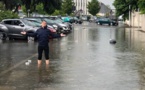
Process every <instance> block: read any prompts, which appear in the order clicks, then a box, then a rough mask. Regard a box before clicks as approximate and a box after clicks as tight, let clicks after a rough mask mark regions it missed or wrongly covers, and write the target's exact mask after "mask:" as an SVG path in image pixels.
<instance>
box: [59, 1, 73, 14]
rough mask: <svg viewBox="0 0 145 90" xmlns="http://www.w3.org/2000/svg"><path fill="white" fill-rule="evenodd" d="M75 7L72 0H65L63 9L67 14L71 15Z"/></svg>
mask: <svg viewBox="0 0 145 90" xmlns="http://www.w3.org/2000/svg"><path fill="white" fill-rule="evenodd" d="M73 5H74V3H73V2H72V0H64V1H63V3H62V8H61V9H62V11H63V12H64V13H65V14H68V15H70V14H71V13H72V11H73Z"/></svg>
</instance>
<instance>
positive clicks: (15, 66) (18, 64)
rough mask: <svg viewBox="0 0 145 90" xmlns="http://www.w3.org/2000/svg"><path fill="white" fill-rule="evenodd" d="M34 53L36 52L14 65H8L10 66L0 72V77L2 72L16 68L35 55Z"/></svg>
mask: <svg viewBox="0 0 145 90" xmlns="http://www.w3.org/2000/svg"><path fill="white" fill-rule="evenodd" d="M36 55H37V54H33V55H32V56H30V57H28V58H26V59H24V60H22V61H21V62H19V63H17V64H16V65H14V66H12V67H10V68H8V69H7V70H5V71H2V72H1V73H0V77H1V76H3V75H4V74H6V73H7V72H9V71H11V70H13V69H15V68H17V67H18V66H20V65H21V64H24V63H25V62H26V61H28V60H29V59H31V58H33V57H35V56H36Z"/></svg>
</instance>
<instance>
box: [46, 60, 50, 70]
mask: <svg viewBox="0 0 145 90" xmlns="http://www.w3.org/2000/svg"><path fill="white" fill-rule="evenodd" d="M45 62H46V71H48V70H49V60H46V61H45Z"/></svg>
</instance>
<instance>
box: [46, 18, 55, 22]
mask: <svg viewBox="0 0 145 90" xmlns="http://www.w3.org/2000/svg"><path fill="white" fill-rule="evenodd" d="M44 21H46V22H47V23H55V22H54V21H53V20H51V19H47V18H44Z"/></svg>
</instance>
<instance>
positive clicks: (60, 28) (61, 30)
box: [24, 17, 70, 33]
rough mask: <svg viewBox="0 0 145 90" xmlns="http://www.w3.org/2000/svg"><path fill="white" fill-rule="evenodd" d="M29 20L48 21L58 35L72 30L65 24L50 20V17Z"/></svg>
mask: <svg viewBox="0 0 145 90" xmlns="http://www.w3.org/2000/svg"><path fill="white" fill-rule="evenodd" d="M29 18H31V19H32V18H33V19H38V20H41V21H43V20H44V21H46V22H47V24H48V25H50V26H52V27H53V28H54V29H55V30H56V31H57V33H64V32H65V31H67V30H68V29H70V28H69V27H67V26H66V25H65V24H63V23H62V24H60V23H56V22H55V21H54V20H51V19H49V17H29ZM24 19H28V18H24Z"/></svg>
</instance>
